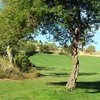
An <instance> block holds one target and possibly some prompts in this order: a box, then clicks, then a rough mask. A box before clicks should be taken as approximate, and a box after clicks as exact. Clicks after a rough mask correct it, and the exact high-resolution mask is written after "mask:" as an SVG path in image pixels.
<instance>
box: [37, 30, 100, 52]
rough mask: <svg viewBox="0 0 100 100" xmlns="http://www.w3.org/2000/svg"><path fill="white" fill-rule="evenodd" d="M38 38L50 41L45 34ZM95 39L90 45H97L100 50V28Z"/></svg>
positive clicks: (97, 49)
mask: <svg viewBox="0 0 100 100" xmlns="http://www.w3.org/2000/svg"><path fill="white" fill-rule="evenodd" d="M36 39H37V40H41V41H42V42H45V41H48V40H47V38H46V36H45V35H39V36H37V37H36ZM93 40H94V43H92V44H89V45H93V46H95V48H96V51H100V29H99V30H98V31H96V32H95V36H94V37H93ZM49 42H51V41H49Z"/></svg>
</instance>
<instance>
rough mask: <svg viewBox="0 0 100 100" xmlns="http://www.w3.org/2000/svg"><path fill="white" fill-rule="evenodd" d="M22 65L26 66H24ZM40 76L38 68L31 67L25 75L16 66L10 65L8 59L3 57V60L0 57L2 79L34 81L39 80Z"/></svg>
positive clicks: (0, 76)
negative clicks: (34, 79)
mask: <svg viewBox="0 0 100 100" xmlns="http://www.w3.org/2000/svg"><path fill="white" fill-rule="evenodd" d="M22 65H23V66H24V64H22ZM31 66H32V65H31ZM23 70H24V68H23ZM25 70H26V69H25ZM39 75H40V74H39V73H38V72H37V70H36V68H34V67H29V69H28V72H27V73H26V72H25V73H23V72H21V71H20V70H19V68H17V67H16V66H13V65H10V63H9V62H8V60H7V59H6V57H2V58H1V57H0V78H9V79H33V78H37V77H38V76H39Z"/></svg>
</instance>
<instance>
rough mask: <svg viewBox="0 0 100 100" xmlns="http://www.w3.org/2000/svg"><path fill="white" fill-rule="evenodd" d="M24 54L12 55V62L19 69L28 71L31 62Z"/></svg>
mask: <svg viewBox="0 0 100 100" xmlns="http://www.w3.org/2000/svg"><path fill="white" fill-rule="evenodd" d="M28 58H29V57H28V56H26V55H21V54H20V55H16V56H15V57H14V64H15V65H16V66H18V67H19V69H20V71H22V72H28V71H29V68H30V67H31V66H32V64H31V62H30V61H29V59H28Z"/></svg>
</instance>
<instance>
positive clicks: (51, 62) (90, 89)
mask: <svg viewBox="0 0 100 100" xmlns="http://www.w3.org/2000/svg"><path fill="white" fill-rule="evenodd" d="M30 61H31V62H32V63H34V64H35V65H37V69H38V71H39V72H40V73H41V74H42V76H41V77H40V78H38V79H34V80H19V81H18V80H17V81H13V80H1V81H0V100H100V58H99V57H86V56H80V74H79V77H78V81H77V89H76V90H74V91H68V90H66V88H65V85H66V82H67V80H68V77H69V73H70V71H71V58H70V57H66V56H61V55H48V54H37V55H34V56H32V57H30Z"/></svg>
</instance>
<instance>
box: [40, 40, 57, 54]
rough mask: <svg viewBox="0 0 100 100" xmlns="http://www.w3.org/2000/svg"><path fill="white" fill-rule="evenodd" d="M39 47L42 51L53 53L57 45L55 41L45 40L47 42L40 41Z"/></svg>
mask: <svg viewBox="0 0 100 100" xmlns="http://www.w3.org/2000/svg"><path fill="white" fill-rule="evenodd" d="M39 47H40V48H39V49H40V52H42V53H53V52H54V50H55V48H56V45H55V44H54V43H48V42H45V44H43V43H40V46H39Z"/></svg>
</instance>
